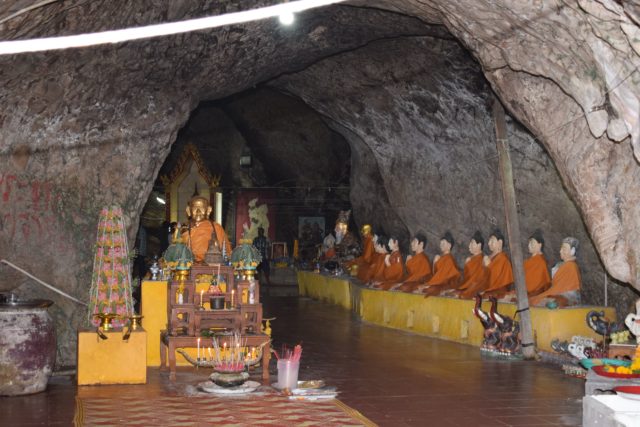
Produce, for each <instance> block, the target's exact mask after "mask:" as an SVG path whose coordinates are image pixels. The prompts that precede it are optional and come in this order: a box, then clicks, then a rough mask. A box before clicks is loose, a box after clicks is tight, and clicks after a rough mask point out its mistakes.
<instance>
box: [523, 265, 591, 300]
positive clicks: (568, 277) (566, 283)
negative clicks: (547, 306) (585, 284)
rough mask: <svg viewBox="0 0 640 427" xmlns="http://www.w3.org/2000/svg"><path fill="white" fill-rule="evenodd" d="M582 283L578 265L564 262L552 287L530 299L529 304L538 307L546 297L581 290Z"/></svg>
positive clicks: (552, 280)
mask: <svg viewBox="0 0 640 427" xmlns="http://www.w3.org/2000/svg"><path fill="white" fill-rule="evenodd" d="M581 283H582V279H581V278H580V269H579V268H578V264H576V262H575V261H566V262H563V263H562V265H561V266H560V267H559V268H558V271H556V274H554V275H553V278H552V279H551V287H550V288H549V289H548V290H546V291H545V292H543V293H541V294H539V295H536V296H534V297H531V298H529V303H530V304H531V305H536V304H538V303H540V302H541V301H542V300H543V299H545V298H546V297H550V296H554V295H560V294H564V293H565V292H571V291H577V290H579V289H580V284H581Z"/></svg>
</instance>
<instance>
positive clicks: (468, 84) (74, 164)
mask: <svg viewBox="0 0 640 427" xmlns="http://www.w3.org/2000/svg"><path fill="white" fill-rule="evenodd" d="M267 3H273V2H269V1H260V2H258V1H251V0H243V1H238V0H236V1H232V0H228V1H171V2H166V1H165V2H163V1H159V0H140V1H136V2H125V1H113V0H111V1H91V2H87V1H80V0H77V1H53V2H50V3H46V4H45V3H43V4H42V5H41V6H40V7H37V8H34V9H32V10H28V11H25V10H23V8H25V7H27V6H28V5H30V4H31V2H27V1H15V2H5V3H3V4H2V5H0V38H1V39H3V40H8V39H23V38H32V37H40V36H51V35H64V34H77V33H82V32H89V31H98V30H107V29H116V28H123V27H128V26H137V25H144V24H151V23H158V22H167V21H176V20H181V19H186V18H193V17H202V16H208V15H212V14H219V13H225V12H231V11H237V10H241V9H246V8H249V7H250V6H252V5H264V4H267ZM637 12H638V7H637V5H636V2H624V3H623V4H622V5H621V4H620V2H616V1H610V0H578V1H568V0H567V1H560V0H559V1H556V2H545V1H530V2H513V1H507V0H491V1H490V0H457V1H455V2H452V1H449V0H433V1H428V0H422V1H416V0H406V1H393V0H389V1H383V0H379V1H367V2H364V1H359V2H358V1H355V2H350V3H348V4H345V5H342V6H333V7H327V8H323V9H318V10H315V11H310V12H307V13H304V14H302V15H301V16H299V19H298V21H297V22H296V24H295V25H294V26H293V27H290V28H287V27H281V26H280V25H279V24H278V23H277V22H275V20H268V21H260V22H253V23H249V24H243V25H237V26H231V27H224V28H219V29H215V30H210V31H201V32H197V33H190V34H183V35H176V36H169V37H163V38H159V39H151V40H143V41H137V42H128V43H123V44H119V45H114V46H101V47H95V48H84V49H75V50H69V51H61V52H48V53H37V54H26V55H15V56H5V57H0V102H1V104H2V105H3V109H2V110H1V111H0V138H1V141H2V142H1V144H0V197H1V198H2V202H1V204H0V236H1V238H0V254H2V257H8V258H11V259H12V260H14V261H15V262H16V263H18V264H21V265H23V266H24V267H25V268H27V269H28V270H30V271H31V272H33V273H34V274H35V275H37V276H39V277H42V278H44V279H46V280H47V281H49V282H51V283H55V284H58V285H60V286H61V287H63V288H64V289H65V290H67V291H68V292H70V293H73V294H74V295H79V296H80V295H84V293H86V290H87V289H88V287H89V282H90V271H91V263H92V257H91V248H92V245H93V242H94V233H95V223H96V221H97V212H98V210H99V208H101V207H102V206H103V205H104V204H106V203H112V202H117V203H119V204H121V205H122V206H123V207H124V209H125V212H126V215H127V219H128V221H129V223H130V224H137V223H138V218H139V215H140V212H141V210H142V207H143V205H144V202H145V201H146V200H147V198H148V195H149V194H150V192H151V190H152V186H153V182H154V180H155V178H156V176H157V174H158V171H159V170H160V167H161V165H162V164H163V162H164V160H165V159H166V157H167V155H168V154H169V151H170V149H171V145H172V143H174V142H175V140H176V135H177V133H178V131H179V130H180V129H181V127H182V126H183V125H184V124H185V123H186V122H187V120H188V118H189V115H190V113H191V112H192V111H193V110H194V109H195V107H196V106H197V105H198V104H199V103H200V102H202V101H210V100H216V99H220V98H224V97H227V96H229V95H232V94H235V93H238V92H241V91H244V90H246V89H249V88H252V87H255V86H257V85H262V86H268V87H270V88H271V89H275V90H280V91H283V92H286V93H288V94H290V95H292V96H296V97H298V98H300V99H302V100H303V101H304V102H306V103H307V104H308V105H309V106H311V107H312V108H313V109H315V110H316V111H318V112H319V113H320V114H321V115H322V116H323V118H324V120H325V121H326V123H327V124H328V125H329V126H330V127H331V128H332V129H333V130H334V131H336V132H338V133H340V134H342V135H343V136H344V138H346V140H347V141H349V144H350V146H351V150H352V168H351V181H352V202H353V204H354V209H355V210H356V214H358V215H359V216H360V217H361V219H360V220H361V221H365V220H367V218H368V217H372V216H375V218H377V220H378V221H379V222H380V223H381V225H384V226H385V227H387V228H389V229H394V230H397V231H396V232H398V233H399V234H402V233H404V234H408V233H411V232H415V231H417V230H418V229H420V228H427V229H429V230H431V232H432V233H433V235H431V237H430V240H431V243H433V241H435V240H437V237H435V236H438V235H439V233H441V232H442V231H444V230H443V229H444V228H445V227H448V228H451V229H452V230H454V231H455V232H456V234H457V235H458V236H459V237H458V240H459V241H460V242H464V241H466V239H467V238H468V236H469V235H470V233H471V232H472V231H473V230H472V228H475V227H478V228H482V229H483V230H484V231H485V232H486V231H488V229H489V227H490V226H492V225H501V224H503V222H504V221H503V220H502V216H503V213H502V202H501V199H500V192H499V186H498V184H497V176H498V175H497V172H496V166H495V162H494V160H495V148H492V147H493V145H492V144H493V142H492V141H493V138H494V137H493V132H492V124H491V117H490V108H489V104H490V103H491V102H492V101H491V99H492V92H493V93H495V94H497V95H498V97H499V98H500V100H501V102H502V103H503V104H504V105H505V107H506V109H507V111H508V113H509V114H510V115H511V116H512V117H513V118H514V119H515V121H511V122H510V143H511V146H512V156H513V161H514V168H515V169H516V173H517V176H516V187H517V189H518V197H519V200H520V203H521V206H520V212H521V213H522V215H523V228H524V227H526V228H527V230H523V233H524V234H526V235H528V232H529V229H530V228H533V227H537V226H542V227H543V228H545V229H546V230H547V231H548V232H549V234H550V243H551V247H552V248H553V247H554V246H556V245H557V244H558V242H559V239H560V238H561V237H562V235H566V234H571V233H574V234H577V235H579V236H580V237H581V239H582V240H583V243H584V245H583V247H584V248H585V251H584V256H585V260H584V265H585V268H586V270H588V271H589V269H590V268H592V276H593V279H592V282H593V284H592V285H590V286H592V289H593V291H592V292H591V293H587V295H588V300H590V301H591V302H601V301H599V299H600V298H601V297H600V296H599V294H598V292H600V291H599V290H597V289H599V287H600V283H596V281H597V280H598V279H596V278H595V277H596V275H597V274H601V273H598V271H599V270H598V269H599V265H600V264H599V263H600V260H601V261H602V263H603V264H604V266H605V267H606V270H607V271H608V273H609V274H610V275H611V276H612V277H613V278H615V279H617V280H618V281H620V282H624V283H629V284H631V285H632V286H634V287H636V288H638V287H640V276H639V274H640V272H639V271H638V262H639V258H640V243H639V242H640V239H639V237H640V191H638V188H639V183H640V167H639V165H638V159H640V125H639V123H638V120H639V118H640V111H639V109H640V102H639V100H638V95H639V94H640V89H639V87H640V73H638V68H637V67H638V65H639V64H640V57H639V56H638V52H639V49H640V41H639V40H640V36H639V35H638V34H639V31H640V28H639V26H638V19H637V17H638V16H640V15H638V13H637ZM16 13H17V14H16ZM12 14H14V16H11V15H12ZM525 128H526V129H525ZM533 136H535V139H534V137H533ZM583 222H584V226H583V224H582V223H583ZM584 227H586V228H584ZM134 233H135V227H131V230H130V237H133V235H134ZM589 238H590V239H591V241H592V243H593V247H592V246H591V243H590V242H589ZM461 246H464V243H462V244H461ZM434 248H435V246H434V247H432V250H434ZM461 250H462V249H461ZM550 252H552V253H554V254H555V249H551V251H550ZM3 272H5V270H3ZM5 274H6V275H5V277H6V278H10V277H11V276H9V275H8V274H9V273H8V272H5ZM8 280H10V281H11V284H10V285H8V284H7V283H3V284H2V286H3V287H4V288H5V289H6V288H11V287H14V286H16V285H20V284H23V286H22V288H21V289H22V290H23V291H24V292H25V293H27V294H29V293H31V294H37V293H41V292H40V290H39V289H38V288H36V287H35V285H33V284H32V283H29V282H25V281H24V280H23V279H22V278H20V277H18V276H15V277H13V278H10V279H7V281H8ZM621 298H622V297H621ZM56 302H57V304H56V306H57V308H56V310H58V318H59V319H67V320H65V322H68V319H71V323H73V324H79V323H81V321H82V316H83V314H81V313H80V314H79V313H78V312H79V310H76V307H74V306H73V305H72V303H68V302H66V301H63V300H60V301H58V300H56ZM71 348H72V346H71V345H70V346H69V348H66V349H63V350H62V356H63V358H65V357H66V358H68V357H70V356H69V355H70V354H71V353H72V352H73V350H72V349H71Z"/></svg>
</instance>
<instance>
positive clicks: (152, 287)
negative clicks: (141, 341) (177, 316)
mask: <svg viewBox="0 0 640 427" xmlns="http://www.w3.org/2000/svg"><path fill="white" fill-rule="evenodd" d="M167 286H168V284H167V282H166V281H152V280H143V281H142V291H141V296H142V301H141V306H140V314H141V315H142V316H144V317H143V319H142V325H143V326H144V329H145V330H146V331H147V366H160V331H162V330H164V329H167Z"/></svg>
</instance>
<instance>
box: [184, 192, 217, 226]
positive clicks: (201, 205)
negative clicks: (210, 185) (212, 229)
mask: <svg viewBox="0 0 640 427" xmlns="http://www.w3.org/2000/svg"><path fill="white" fill-rule="evenodd" d="M211 211H212V208H211V206H210V205H209V200H207V198H206V197H203V196H193V197H192V198H191V200H189V204H188V205H187V209H186V212H187V217H188V218H189V219H191V220H192V221H194V222H195V223H196V224H198V223H200V222H202V221H204V220H205V219H209V215H211Z"/></svg>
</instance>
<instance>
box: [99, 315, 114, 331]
mask: <svg viewBox="0 0 640 427" xmlns="http://www.w3.org/2000/svg"><path fill="white" fill-rule="evenodd" d="M94 317H97V318H98V319H100V326H98V327H99V328H102V330H103V331H110V330H111V329H113V325H112V324H111V321H112V320H113V319H115V318H116V317H118V315H117V314H113V313H98V314H94Z"/></svg>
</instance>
